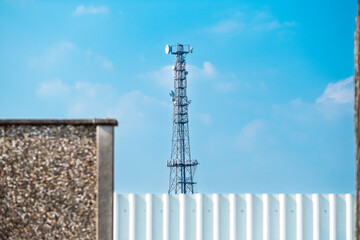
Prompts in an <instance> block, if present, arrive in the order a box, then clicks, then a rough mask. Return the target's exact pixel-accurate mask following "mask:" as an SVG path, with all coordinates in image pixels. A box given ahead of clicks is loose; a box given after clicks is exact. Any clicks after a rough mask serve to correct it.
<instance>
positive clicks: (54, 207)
mask: <svg viewBox="0 0 360 240" xmlns="http://www.w3.org/2000/svg"><path fill="white" fill-rule="evenodd" d="M96 194H97V157H96V126H94V125H88V126H83V125H79V126H72V125H53V126H51V125H50V126H41V125H40V126H31V125H3V126H1V125H0V239H26V240H27V239H96V217H97V210H96V199H97V195H96Z"/></svg>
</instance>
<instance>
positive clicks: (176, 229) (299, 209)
mask: <svg viewBox="0 0 360 240" xmlns="http://www.w3.org/2000/svg"><path fill="white" fill-rule="evenodd" d="M354 201H355V198H354V196H353V195H352V194H289V195H288V194H193V195H183V194H179V195H169V194H115V196H114V211H115V212H114V218H115V219H114V239H115V240H143V239H144V240H260V239H261V240H353V238H354V203H355V202H354Z"/></svg>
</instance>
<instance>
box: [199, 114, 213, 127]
mask: <svg viewBox="0 0 360 240" xmlns="http://www.w3.org/2000/svg"><path fill="white" fill-rule="evenodd" d="M197 117H198V118H199V119H200V121H201V122H202V123H204V124H206V125H211V124H212V117H211V115H210V114H208V113H199V114H197Z"/></svg>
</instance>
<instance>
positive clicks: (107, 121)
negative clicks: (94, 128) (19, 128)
mask: <svg viewBox="0 0 360 240" xmlns="http://www.w3.org/2000/svg"><path fill="white" fill-rule="evenodd" d="M0 125H108V126H117V125H118V121H117V120H116V119H114V118H94V119H0Z"/></svg>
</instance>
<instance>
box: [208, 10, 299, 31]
mask: <svg viewBox="0 0 360 240" xmlns="http://www.w3.org/2000/svg"><path fill="white" fill-rule="evenodd" d="M296 25H297V23H296V22H295V21H284V22H281V21H280V20H278V19H276V18H275V17H274V16H273V15H272V14H271V13H270V12H268V11H260V12H259V11H248V12H246V13H236V14H234V15H232V16H231V17H230V18H227V19H222V20H219V21H218V22H217V23H215V24H214V25H213V26H211V27H208V28H206V31H208V32H212V33H215V34H228V33H241V32H247V33H249V32H268V31H273V30H276V29H283V28H289V27H294V26H296Z"/></svg>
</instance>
